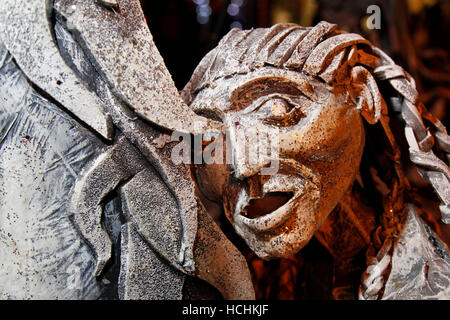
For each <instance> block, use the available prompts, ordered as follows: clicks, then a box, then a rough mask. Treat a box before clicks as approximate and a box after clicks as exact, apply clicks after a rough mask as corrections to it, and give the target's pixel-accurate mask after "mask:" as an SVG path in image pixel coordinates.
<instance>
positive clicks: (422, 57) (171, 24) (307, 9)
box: [141, 0, 450, 299]
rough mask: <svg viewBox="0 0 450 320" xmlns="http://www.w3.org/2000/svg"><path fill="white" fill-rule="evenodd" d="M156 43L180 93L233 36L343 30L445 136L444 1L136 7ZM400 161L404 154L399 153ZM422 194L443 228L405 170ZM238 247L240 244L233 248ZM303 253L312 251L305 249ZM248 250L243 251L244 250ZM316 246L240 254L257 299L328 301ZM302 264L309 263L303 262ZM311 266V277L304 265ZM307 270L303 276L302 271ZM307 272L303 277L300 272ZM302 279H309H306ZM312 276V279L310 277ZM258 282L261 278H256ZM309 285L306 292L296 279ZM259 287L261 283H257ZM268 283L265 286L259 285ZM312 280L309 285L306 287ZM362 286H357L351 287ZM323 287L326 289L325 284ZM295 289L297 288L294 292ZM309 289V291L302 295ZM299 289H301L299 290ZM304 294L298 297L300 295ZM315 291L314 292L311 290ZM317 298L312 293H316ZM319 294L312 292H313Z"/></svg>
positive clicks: (449, 25)
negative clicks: (387, 63)
mask: <svg viewBox="0 0 450 320" xmlns="http://www.w3.org/2000/svg"><path fill="white" fill-rule="evenodd" d="M141 2H142V6H143V9H144V11H145V14H146V17H147V20H148V24H149V26H150V30H151V32H152V34H153V37H154V41H155V43H156V45H157V47H158V49H159V51H160V52H161V55H162V56H163V58H164V60H165V63H166V65H167V67H168V69H169V71H170V73H171V74H172V77H173V79H174V81H175V84H176V86H177V87H178V89H179V90H181V89H182V88H183V87H184V85H185V84H186V83H187V82H188V80H189V78H190V76H191V74H192V72H193V71H194V69H195V67H196V66H197V64H198V63H199V62H200V60H201V59H202V58H203V57H204V56H205V54H206V53H207V52H209V51H210V50H211V49H213V48H214V47H215V46H216V45H217V43H218V42H219V40H220V39H221V38H222V37H223V36H224V35H225V34H227V33H228V32H229V31H230V29H232V28H241V29H250V28H256V27H269V26H271V25H273V24H276V23H279V22H293V23H297V24H300V25H302V26H314V25H315V24H316V23H318V22H319V21H321V20H326V21H328V22H332V23H336V24H337V25H338V26H339V28H340V29H342V30H345V31H348V32H355V33H359V34H361V35H363V36H364V37H365V38H367V39H368V40H370V41H371V42H372V43H373V44H375V45H376V46H378V47H379V48H381V49H382V50H384V51H385V52H386V53H387V54H388V55H389V56H391V57H392V58H393V60H394V61H395V62H396V63H397V64H399V65H401V66H402V67H403V68H405V69H406V70H407V71H408V72H409V73H410V74H411V75H412V76H413V77H414V79H415V81H416V85H417V89H418V91H419V93H420V98H421V100H422V101H423V102H424V103H425V105H426V106H427V108H428V109H429V110H430V111H431V112H432V113H433V114H434V115H435V116H437V117H438V118H439V119H440V120H441V121H442V122H443V123H444V125H445V126H446V127H447V128H449V126H448V124H449V121H448V118H449V112H448V108H447V107H448V105H449V101H450V57H449V49H450V41H449V38H450V37H449V34H450V1H449V0H384V1H382V0H359V1H354V0H165V1H155V0H141ZM371 5H377V6H379V8H380V9H381V20H380V21H381V25H380V29H373V30H369V29H368V28H367V23H366V22H367V19H368V17H369V16H370V15H371V14H372V12H369V13H368V12H367V8H368V7H369V6H371ZM402 154H403V155H406V157H407V154H408V150H407V147H406V146H402ZM405 169H406V171H407V175H408V177H409V179H410V181H411V182H412V184H413V185H414V187H416V188H417V189H418V190H420V192H418V193H419V194H420V195H421V197H422V198H423V199H421V202H422V203H423V205H424V207H426V208H427V211H429V212H431V213H432V214H433V216H434V217H435V218H437V220H438V221H440V212H439V209H438V202H437V201H436V196H435V195H433V190H431V188H430V187H429V185H428V184H427V183H426V182H425V181H423V179H422V178H421V177H420V176H419V175H418V173H417V171H416V170H415V168H414V167H413V166H409V167H406V168H405ZM439 227H440V232H439V234H440V236H441V237H442V239H443V240H444V241H445V242H446V243H447V244H448V245H450V225H444V224H443V223H439ZM236 241H238V240H236ZM308 247H309V248H310V249H308ZM244 250H245V248H244ZM318 250H321V249H320V248H319V247H318V246H317V245H315V244H314V243H312V244H308V246H307V247H306V248H305V249H303V250H302V254H303V256H304V257H303V258H302V257H301V256H299V255H297V256H295V257H293V258H292V259H289V260H284V259H283V260H280V261H275V262H270V263H267V262H262V261H260V260H258V259H255V258H254V257H253V258H252V256H251V253H249V252H247V253H245V252H244V253H245V254H246V256H247V259H248V260H249V261H250V260H251V263H250V266H251V270H252V274H253V276H255V275H256V278H255V279H254V283H255V288H256V291H257V297H258V298H266V299H270V298H278V299H294V298H313V299H314V298H318V299H321V298H330V297H331V295H330V293H329V292H326V290H325V291H324V289H323V288H327V285H328V282H330V281H332V280H331V278H330V276H328V278H327V276H325V275H329V274H330V273H329V272H328V271H327V270H326V269H321V267H320V266H328V265H329V264H330V263H332V261H331V262H330V261H329V260H327V259H328V258H325V260H323V261H322V263H321V262H320V261H319V262H318V261H317V252H318ZM305 257H306V258H305ZM313 258H316V260H315V261H316V262H315V263H314V265H313V269H311V270H312V271H311V270H310V271H308V267H307V266H306V265H305V264H304V261H307V260H311V259H313ZM303 265H305V267H302V268H303V269H301V268H300V266H303ZM300 270H306V271H300ZM305 272H306V273H305ZM311 273H315V274H317V277H314V276H311ZM258 274H259V276H258ZM300 278H301V279H303V280H304V279H306V280H307V281H312V282H311V285H308V284H305V283H304V281H303V280H302V281H303V282H300V280H298V281H297V280H296V279H300ZM258 279H259V280H258ZM261 279H270V280H261ZM310 279H313V280H310ZM356 280H357V281H359V280H358V279H356ZM327 281H328V282H327ZM296 283H297V284H296ZM306 287H309V289H306ZM299 288H300V289H299ZM301 288H303V289H301ZM311 288H313V289H311ZM317 288H319V289H321V291H320V292H319V291H317V290H318V289H317ZM316 291H317V292H316Z"/></svg>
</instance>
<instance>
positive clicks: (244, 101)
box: [225, 76, 314, 111]
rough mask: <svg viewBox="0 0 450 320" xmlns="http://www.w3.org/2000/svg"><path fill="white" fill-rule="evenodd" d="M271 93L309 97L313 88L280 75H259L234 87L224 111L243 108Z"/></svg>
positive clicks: (312, 92) (312, 93)
mask: <svg viewBox="0 0 450 320" xmlns="http://www.w3.org/2000/svg"><path fill="white" fill-rule="evenodd" d="M305 91H306V92H305ZM273 93H284V94H289V95H294V96H295V95H302V96H306V97H307V98H309V99H310V98H311V96H314V89H313V87H312V86H311V85H306V86H299V83H297V82H293V81H290V80H288V79H286V78H282V77H273V76H271V77H260V78H257V79H254V80H251V81H249V82H246V83H245V84H243V85H241V86H239V87H238V88H236V89H235V90H234V91H233V92H232V94H231V97H230V101H231V105H230V106H229V107H228V108H227V110H225V111H229V110H230V109H233V110H243V109H245V108H247V107H248V106H249V105H250V104H251V103H252V102H253V101H254V100H256V99H258V98H259V97H262V96H265V95H269V94H273Z"/></svg>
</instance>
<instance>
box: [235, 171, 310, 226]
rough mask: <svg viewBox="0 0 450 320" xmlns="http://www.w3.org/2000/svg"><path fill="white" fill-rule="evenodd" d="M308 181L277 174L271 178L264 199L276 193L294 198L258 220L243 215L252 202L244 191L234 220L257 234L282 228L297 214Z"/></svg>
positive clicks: (264, 187) (264, 189)
mask: <svg viewBox="0 0 450 320" xmlns="http://www.w3.org/2000/svg"><path fill="white" fill-rule="evenodd" d="M306 183H308V181H307V180H305V179H303V178H300V177H298V176H291V175H284V174H276V175H273V176H271V178H270V179H269V181H267V182H266V183H265V184H264V185H263V197H262V198H260V199H263V198H264V197H266V196H267V195H269V194H271V193H274V192H277V193H279V192H281V193H290V194H293V196H292V197H291V198H290V199H289V201H287V202H286V203H284V204H283V205H282V206H280V207H278V208H277V209H276V210H275V211H273V212H270V213H268V214H265V215H263V216H261V217H257V218H253V219H252V218H248V217H245V216H244V215H243V214H244V212H245V211H246V208H247V207H249V205H250V202H251V200H253V198H250V197H249V196H248V194H247V193H246V192H245V191H244V190H243V192H242V193H241V195H240V199H241V200H240V205H239V206H237V207H236V211H235V214H234V220H235V222H236V223H237V224H238V225H239V226H245V227H246V228H248V229H250V230H252V231H253V232H256V233H263V232H268V231H272V230H273V229H275V228H278V227H280V226H282V225H283V224H284V223H285V222H286V220H288V219H289V218H290V217H291V216H292V214H293V213H294V212H295V210H293V209H294V208H295V206H296V204H297V203H298V201H299V200H300V199H301V198H302V197H303V196H304V195H305V192H304V190H305V185H306Z"/></svg>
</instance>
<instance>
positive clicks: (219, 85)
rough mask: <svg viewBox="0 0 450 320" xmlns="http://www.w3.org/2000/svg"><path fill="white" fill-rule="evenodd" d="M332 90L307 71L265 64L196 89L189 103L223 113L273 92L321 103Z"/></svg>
mask: <svg viewBox="0 0 450 320" xmlns="http://www.w3.org/2000/svg"><path fill="white" fill-rule="evenodd" d="M330 91H331V87H330V86H329V85H328V84H326V83H324V82H321V81H319V80H317V79H316V78H314V77H311V76H309V75H307V74H305V73H301V72H296V71H291V70H284V69H278V68H275V67H266V68H261V69H258V70H256V71H254V72H249V73H246V74H236V75H233V76H230V77H224V78H219V79H216V80H214V81H213V82H212V83H210V84H208V85H205V86H204V87H203V88H200V89H199V90H198V91H197V92H196V93H195V97H194V99H193V100H192V102H191V104H190V107H191V108H192V109H193V110H194V111H195V112H198V113H202V112H205V111H213V112H215V113H216V114H218V115H220V116H223V115H225V114H226V113H228V112H231V111H234V110H236V109H242V107H243V106H244V107H245V105H247V104H249V103H251V102H252V101H254V100H256V99H258V98H259V97H261V96H265V95H269V94H273V93H280V94H286V95H304V96H306V97H307V98H308V99H310V100H311V101H313V102H316V103H321V102H323V101H324V100H325V99H327V98H328V96H329V93H330Z"/></svg>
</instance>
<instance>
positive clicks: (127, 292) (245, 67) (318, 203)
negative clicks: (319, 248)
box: [0, 0, 450, 299]
mask: <svg viewBox="0 0 450 320" xmlns="http://www.w3.org/2000/svg"><path fill="white" fill-rule="evenodd" d="M0 39H1V43H2V44H1V45H0V97H1V98H2V104H1V107H0V108H1V109H0V110H1V111H0V150H1V153H0V154H1V158H0V159H1V162H0V177H1V181H2V184H1V186H0V261H1V262H0V297H1V298H3V299H30V298H34V299H45V298H47V299H56V298H58V299H98V298H101V299H117V298H119V299H197V298H204V297H207V296H212V297H223V298H225V299H254V298H255V291H254V287H253V284H252V280H251V274H250V270H249V267H248V264H247V261H246V260H245V258H244V256H243V255H242V254H241V252H239V250H238V249H237V248H236V246H235V245H234V244H233V243H232V242H231V241H230V240H228V238H227V237H226V236H225V234H224V232H223V231H222V230H221V229H220V228H219V226H218V225H217V224H216V223H215V221H214V219H213V218H212V217H211V216H210V215H209V214H208V213H207V211H206V209H205V206H204V204H203V203H202V200H201V199H205V198H206V199H209V200H206V199H205V200H204V201H205V204H206V203H207V201H213V202H216V203H218V204H220V205H223V209H224V212H225V215H226V216H227V218H228V219H229V220H230V222H231V224H232V225H233V227H234V228H235V230H236V232H237V233H238V234H239V235H240V236H241V237H242V238H243V239H244V240H245V242H246V243H247V245H248V247H249V248H250V249H251V250H253V251H254V252H255V254H256V255H258V256H259V257H261V258H264V259H276V258H285V257H288V256H291V255H293V254H295V253H297V252H298V251H299V250H300V249H302V248H303V247H304V246H305V245H306V244H307V243H308V242H309V241H310V239H311V238H312V237H313V236H314V235H315V236H316V237H317V238H318V239H319V241H320V242H321V243H322V244H323V245H324V246H325V247H326V248H327V249H328V250H329V252H330V254H331V255H332V256H333V257H334V258H335V259H336V262H337V263H339V262H342V265H341V267H342V268H341V269H343V268H346V267H348V266H350V267H351V263H350V262H349V261H351V258H352V257H353V256H354V255H355V254H356V253H358V252H361V251H362V250H367V253H368V254H367V265H366V267H367V268H366V271H365V272H364V274H362V278H361V279H362V280H361V286H360V288H359V298H361V299H382V298H383V299H385V298H386V299H389V298H391V299H395V298H400V299H401V298H421V299H425V298H445V297H447V298H448V297H449V296H450V292H449V287H450V286H449V278H450V259H449V254H448V249H447V247H446V246H445V244H443V243H442V242H441V241H440V240H439V238H438V236H437V235H436V234H435V233H434V232H433V231H432V230H431V229H430V227H429V226H428V225H427V224H426V223H424V222H423V221H422V220H421V218H420V217H419V216H418V213H417V212H418V211H420V210H419V209H418V208H416V206H415V205H414V204H413V201H414V196H413V195H414V194H413V189H412V188H411V187H410V185H409V183H408V180H407V179H406V178H405V176H404V174H403V171H402V163H401V158H400V152H399V149H398V147H397V144H396V137H395V136H394V134H393V133H392V130H391V128H390V125H389V120H390V119H391V118H393V117H395V116H397V115H399V116H400V118H401V119H402V120H403V121H404V123H405V131H404V132H405V136H406V138H407V141H408V143H409V146H410V150H409V151H410V157H411V160H412V161H413V162H414V163H415V164H416V165H417V166H418V170H419V172H420V173H421V174H422V176H423V177H424V178H425V179H427V180H428V181H429V182H430V183H431V184H432V186H433V187H434V189H435V190H436V193H437V195H438V196H439V198H440V200H441V202H442V205H441V207H440V209H441V212H442V217H443V220H444V221H446V222H448V220H449V216H450V213H449V204H450V198H449V197H450V185H449V179H450V173H449V169H448V165H447V164H446V163H445V161H448V160H449V159H448V154H449V152H450V139H449V137H448V135H447V133H446V129H445V127H444V126H443V125H442V124H441V123H440V122H439V121H438V120H436V119H435V118H434V117H433V116H432V115H431V114H429V113H428V112H427V110H426V109H425V107H424V106H423V105H422V104H421V103H420V101H419V99H418V94H417V91H416V90H415V86H414V81H413V79H412V78H411V77H410V76H409V75H408V74H407V73H406V72H405V71H404V70H403V69H402V68H401V67H399V66H397V65H396V64H395V63H394V62H393V61H392V60H391V59H390V58H389V57H388V56H386V55H385V54H384V53H383V52H382V51H381V50H379V49H378V48H375V47H374V46H372V45H371V44H370V43H369V42H368V41H367V40H365V39H363V38H362V37H360V36H359V35H355V34H347V33H343V32H340V31H338V30H337V29H336V26H335V25H332V24H329V23H326V22H321V23H319V24H318V25H316V26H315V27H313V28H304V27H300V26H297V25H293V24H279V25H275V26H273V27H272V28H266V29H263V28H261V29H253V30H249V31H241V30H232V31H230V33H229V34H228V35H227V36H226V37H225V38H224V39H222V41H221V42H220V44H219V45H218V47H217V48H215V49H214V50H213V51H211V52H210V53H209V54H208V55H207V56H206V57H205V58H204V59H203V61H202V62H201V63H200V65H199V66H198V68H197V69H196V71H195V72H194V74H193V76H192V79H191V81H190V82H189V83H188V84H187V86H186V87H185V89H184V90H183V91H182V93H181V95H180V94H179V93H178V92H177V90H176V88H175V86H174V84H173V81H172V79H171V77H170V74H169V72H168V71H167V69H166V67H165V66H164V63H163V60H162V57H161V56H160V54H159V53H158V51H157V49H156V47H155V45H154V43H153V41H152V36H151V33H150V31H149V30H148V27H147V24H146V22H145V19H144V16H143V14H142V11H141V8H140V4H139V1H138V0H129V1H120V0H119V1H104V0H103V1H97V2H95V1H92V0H77V1H74V0H55V1H54V2H53V1H45V0H30V1H26V2H23V3H20V4H18V3H17V1H15V0H3V1H2V3H1V4H0ZM364 121H366V122H367V123H366V124H365V123H364ZM425 121H427V122H428V123H429V124H430V125H431V126H432V127H431V128H427V127H426V124H425ZM370 127H375V128H376V130H375V129H374V130H371V129H370ZM250 129H252V130H250ZM377 130H378V131H377ZM242 132H243V133H245V134H244V135H243V136H244V137H245V139H243V140H239V139H231V143H230V144H226V148H227V150H225V148H222V149H220V150H219V149H215V156H216V155H220V152H219V151H227V152H230V154H231V156H230V159H231V160H230V161H229V162H228V163H220V162H217V163H214V162H213V163H195V164H192V165H191V164H190V161H185V162H184V163H183V162H179V161H178V162H177V161H174V159H173V158H174V156H176V155H177V153H176V152H175V151H174V150H178V149H177V148H178V147H179V145H180V144H179V141H177V140H175V141H173V139H171V135H172V136H173V133H182V134H185V135H187V136H188V137H190V136H191V135H192V136H195V137H198V136H201V137H202V138H203V139H204V141H202V142H204V143H202V145H203V146H204V147H205V146H206V148H208V147H209V146H211V145H213V144H214V143H216V142H218V141H219V140H220V139H221V137H222V134H225V133H226V134H229V135H231V136H233V137H240V133H242ZM369 133H370V134H380V135H381V134H383V135H384V137H386V143H387V145H384V144H382V147H385V148H387V149H388V150H389V152H390V157H388V156H385V155H384V153H383V154H381V155H380V157H378V156H375V157H373V159H369V161H368V163H367V164H366V163H365V161H362V160H361V159H362V158H364V156H363V153H364V152H366V153H367V152H376V151H379V150H375V149H376V148H375V149H373V150H372V149H371V150H369V151H367V150H366V149H368V147H367V141H370V138H371V137H370V136H369ZM252 135H253V136H252ZM261 135H267V136H270V137H271V138H279V141H278V144H276V146H277V148H275V149H276V150H272V151H273V152H272V153H270V154H268V155H266V156H263V157H257V159H256V162H255V161H250V159H249V153H248V152H246V151H248V150H247V149H248V147H249V144H253V147H256V148H257V149H258V150H262V149H267V148H269V149H270V148H271V147H272V146H267V145H264V142H260V141H262V140H261V139H259V137H260V136H261ZM194 140H195V138H194ZM365 142H366V146H365ZM376 147H379V146H376ZM201 151H202V152H203V150H201ZM435 152H436V154H435ZM194 153H195V150H194ZM188 158H189V157H188ZM188 160H189V159H188ZM363 160H364V159H363ZM186 162H188V163H186ZM273 163H276V164H277V166H275V170H272V171H270V170H269V171H267V170H265V169H267V168H272V164H273ZM386 164H387V167H388V168H389V170H386V172H383V171H381V168H385V167H386ZM360 168H361V175H360V174H359V169H360ZM377 168H378V169H380V170H379V171H377ZM272 169H273V168H272ZM363 169H364V170H365V169H367V170H369V172H370V173H371V175H370V177H371V180H370V179H369V180H367V179H366V176H365V175H363V174H362V172H363ZM267 173H269V174H267ZM355 180H358V181H359V184H358V183H354V182H355ZM366 189H367V190H372V189H373V190H376V191H377V192H379V195H378V198H376V199H377V200H380V202H381V203H378V204H377V206H374V207H370V206H369V204H372V203H371V202H370V201H364V199H365V198H364V197H365V196H367V194H365V192H366V191H365V190H366ZM343 222H345V223H343ZM345 226H347V227H348V228H347V229H346V228H344V227H345ZM349 235H350V236H349ZM348 239H350V240H349V241H346V240H348ZM337 278H339V277H338V276H337ZM342 288H344V287H342V286H340V285H339V284H336V286H335V292H336V297H337V298H339V297H341V295H340V292H342V290H343V289H342ZM340 290H341V291H340ZM344 291H345V290H344Z"/></svg>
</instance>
